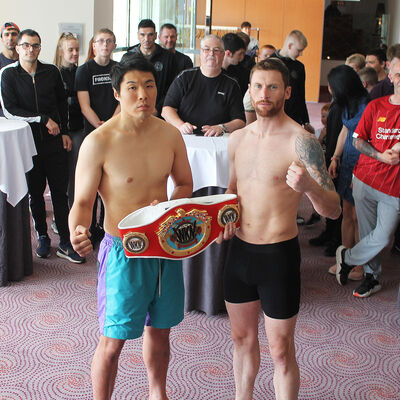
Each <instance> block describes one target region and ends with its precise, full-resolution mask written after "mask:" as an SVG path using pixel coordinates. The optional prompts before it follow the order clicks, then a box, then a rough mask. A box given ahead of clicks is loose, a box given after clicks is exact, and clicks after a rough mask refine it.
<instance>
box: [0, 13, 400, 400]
mask: <svg viewBox="0 0 400 400" xmlns="http://www.w3.org/2000/svg"><path fill="white" fill-rule="evenodd" d="M1 39H2V42H3V45H4V50H3V52H2V53H1V54H0V68H1V71H0V99H1V107H2V113H3V114H4V116H5V117H6V118H9V119H19V120H24V121H26V122H28V123H29V124H30V126H31V128H32V133H33V137H34V140H35V145H36V149H37V155H36V156H34V157H33V168H32V170H31V171H29V172H28V174H27V181H28V190H29V197H30V208H31V213H32V217H33V221H34V227H35V230H36V232H37V235H38V247H37V249H36V255H37V256H38V257H42V258H46V257H48V256H49V255H50V253H51V243H50V238H49V235H48V227H47V223H46V210H45V202H44V192H45V189H46V184H48V186H49V188H50V193H51V199H52V205H53V210H54V221H53V223H52V228H53V230H55V231H56V232H57V233H58V235H59V238H60V240H59V245H58V248H57V251H56V254H57V255H58V256H59V257H62V258H66V259H68V260H69V261H71V262H75V263H83V262H85V257H86V256H87V255H88V254H90V253H91V252H92V251H93V249H94V247H95V245H96V244H97V243H98V242H100V241H101V243H100V248H99V252H98V260H99V271H98V286H97V295H98V315H99V325H100V332H101V337H100V339H99V343H98V346H97V349H96V352H95V355H94V358H93V362H92V370H91V371H92V385H93V393H94V398H95V399H110V398H111V395H112V392H113V388H114V383H115V379H116V376H117V370H118V359H119V355H120V353H121V351H122V348H123V346H124V343H125V341H126V340H128V339H136V338H138V337H140V336H142V334H143V331H145V335H144V341H143V357H144V361H145V364H146V367H147V373H148V379H149V386H150V399H153V400H154V399H166V398H167V397H166V379H167V370H168V363H169V331H170V328H171V327H172V326H174V325H176V324H178V323H179V322H181V321H182V319H183V298H184V288H183V277H182V267H181V262H180V261H177V260H174V261H171V260H161V259H145V258H140V257H137V258H134V259H128V258H126V257H125V255H124V252H123V246H122V242H121V239H120V238H119V231H118V228H117V226H118V223H119V221H120V220H121V219H122V218H123V217H125V216H126V215H127V214H129V213H131V212H132V211H135V210H138V209H140V208H142V207H144V206H147V205H150V204H153V205H155V204H157V203H158V202H162V201H167V200H168V198H167V178H168V177H169V176H171V177H172V179H173V181H174V184H175V189H174V191H173V193H172V195H171V197H170V199H178V198H185V197H191V196H192V190H193V181H192V175H191V170H190V166H189V162H188V158H187V154H186V148H185V144H184V141H183V138H182V135H189V134H195V135H201V136H205V137H207V136H221V135H224V134H228V133H229V134H230V135H229V145H228V157H229V165H230V176H229V185H228V189H227V193H234V194H237V195H238V198H239V204H240V209H241V217H240V218H241V227H240V229H238V230H237V229H236V228H235V226H234V224H233V223H229V224H227V225H226V227H225V229H224V231H223V232H221V234H220V236H219V238H218V242H221V241H222V240H229V249H228V255H227V261H226V266H225V270H224V298H225V300H226V307H227V310H228V315H229V318H230V322H231V331H232V338H233V343H234V360H233V367H234V375H235V386H236V398H237V399H251V398H252V393H253V388H254V383H255V378H256V375H257V372H258V368H259V364H260V351H259V343H258V316H259V313H260V310H261V309H262V311H263V313H264V318H265V329H266V334H267V337H268V342H269V348H270V354H271V357H272V360H273V362H274V379H273V382H274V388H275V392H276V397H277V399H296V398H297V396H298V391H299V369H298V366H297V362H296V357H295V346H294V331H295V325H296V319H297V314H298V311H299V305H300V263H301V256H300V248H299V243H298V237H297V236H298V226H297V225H298V224H302V223H304V222H305V221H304V219H303V218H302V217H301V216H299V215H298V213H297V210H298V206H299V203H300V199H301V197H302V196H303V195H306V196H307V197H308V199H309V200H310V201H311V203H312V205H313V207H314V210H315V211H314V213H313V214H312V216H311V218H310V219H309V220H308V221H306V222H305V223H306V224H309V225H310V224H313V223H314V222H316V221H318V220H319V219H320V218H321V216H322V217H326V228H325V229H324V231H323V232H322V233H321V234H320V235H319V236H318V237H316V238H312V239H311V240H310V245H312V246H325V247H326V248H325V255H327V256H330V257H333V256H336V263H335V264H334V265H332V267H330V268H329V271H328V272H329V273H331V274H334V275H335V276H336V279H337V281H338V283H339V284H340V285H345V284H346V283H347V280H348V279H353V280H362V283H361V284H360V286H359V287H358V288H356V289H355V290H354V292H353V294H354V296H356V297H361V298H362V297H368V296H369V295H371V294H373V293H375V292H377V291H378V290H380V288H381V285H380V284H379V281H378V278H379V275H380V273H381V270H382V261H381V257H380V253H381V251H382V249H383V248H384V247H386V246H388V245H389V244H390V243H391V240H392V237H393V234H394V233H395V231H396V229H397V231H396V234H395V240H394V244H393V252H400V233H399V227H398V225H399V219H400V202H399V198H400V170H399V165H400V164H399V162H400V160H399V154H400V126H399V127H398V126H397V125H396V124H397V123H399V116H400V45H393V46H391V47H389V49H388V51H387V59H386V54H385V53H384V52H383V51H382V50H379V49H376V50H372V51H371V52H370V53H369V54H366V56H364V55H361V54H353V55H350V56H349V57H348V58H347V59H346V63H345V64H344V65H340V66H338V67H336V68H333V69H332V70H331V71H330V73H329V75H328V82H329V91H330V93H331V95H332V102H331V103H330V104H325V105H324V106H323V107H322V109H321V122H322V124H323V127H322V128H321V129H320V130H317V131H315V129H314V127H313V126H311V124H310V119H309V115H308V111H307V106H306V100H305V79H306V75H305V68H304V65H303V64H302V63H301V62H300V61H299V60H298V58H299V57H300V56H301V55H302V53H303V51H304V50H305V49H306V47H307V44H308V42H307V39H306V37H305V36H304V34H303V33H302V32H300V31H299V30H293V31H291V32H289V33H288V35H287V37H286V39H285V41H284V44H283V46H282V48H281V49H276V48H275V46H273V45H271V44H268V45H264V46H261V47H259V43H258V41H257V40H255V39H254V38H253V37H251V24H250V23H249V22H247V21H246V22H244V23H243V24H242V25H241V31H240V32H236V33H233V32H232V33H227V34H225V35H224V36H223V37H222V38H220V37H218V36H216V35H206V36H205V37H203V38H202V39H201V42H200V65H199V66H198V67H193V63H192V60H191V59H190V58H189V57H188V56H186V55H184V54H183V53H180V52H179V51H177V50H176V42H177V29H176V27H175V26H174V25H172V24H164V25H162V26H161V27H160V33H159V35H158V39H159V41H160V44H157V43H156V39H157V32H156V26H155V24H154V23H153V21H151V20H149V19H145V20H142V21H140V23H139V25H138V40H139V43H138V44H137V45H135V46H132V47H130V48H129V49H128V51H127V52H126V54H124V56H123V57H122V59H121V61H120V62H116V61H113V60H112V53H113V51H114V49H115V48H116V38H115V35H114V33H113V32H112V31H111V30H109V29H106V28H104V29H100V30H99V31H97V32H96V33H95V34H94V36H93V38H92V40H91V44H90V48H89V51H90V54H89V55H88V59H87V61H86V62H85V63H84V64H82V65H80V66H78V58H79V41H78V40H77V38H76V37H75V36H74V35H73V34H71V33H67V32H66V33H63V34H62V35H61V36H60V38H59V40H58V43H57V48H56V51H55V57H54V65H53V64H46V63H42V62H41V61H39V54H40V50H41V38H40V35H39V33H38V32H36V31H34V30H32V29H24V30H20V29H19V27H18V26H17V25H16V24H15V23H13V22H7V23H5V24H4V25H3V26H2V28H1ZM387 71H388V72H389V73H388V74H387ZM373 99H375V100H373ZM204 140H207V139H204ZM205 167H206V166H205ZM335 187H336V189H335ZM339 195H340V198H339ZM342 210H343V211H342ZM161 287H162V291H161Z"/></svg>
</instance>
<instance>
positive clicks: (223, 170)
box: [168, 135, 229, 197]
mask: <svg viewBox="0 0 400 400" xmlns="http://www.w3.org/2000/svg"><path fill="white" fill-rule="evenodd" d="M182 137H183V140H184V141H185V144H186V151H187V154H188V159H189V164H190V167H191V169H192V176H193V192H195V191H196V190H198V189H202V188H204V187H209V186H217V187H222V188H226V187H228V183H229V162H228V137H226V136H223V137H204V136H194V135H183V136H182ZM173 190H174V184H173V182H172V179H171V178H169V179H168V197H170V196H171V194H172V192H173Z"/></svg>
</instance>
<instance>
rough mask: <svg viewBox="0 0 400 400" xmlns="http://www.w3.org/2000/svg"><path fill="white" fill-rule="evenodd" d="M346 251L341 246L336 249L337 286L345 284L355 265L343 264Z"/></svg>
mask: <svg viewBox="0 0 400 400" xmlns="http://www.w3.org/2000/svg"><path fill="white" fill-rule="evenodd" d="M346 250H347V249H346V247H344V246H343V245H342V246H339V247H338V248H337V249H336V280H337V281H338V282H339V285H345V284H346V283H347V279H348V278H349V273H350V271H351V270H352V269H353V268H354V267H355V265H349V264H346V263H345V262H344V252H345V251H346Z"/></svg>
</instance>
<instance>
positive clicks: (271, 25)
mask: <svg viewBox="0 0 400 400" xmlns="http://www.w3.org/2000/svg"><path fill="white" fill-rule="evenodd" d="M244 19H245V20H247V21H250V22H251V25H252V27H258V28H260V39H259V40H260V46H263V45H264V44H272V45H273V46H275V47H276V48H280V47H281V46H282V35H283V34H284V33H283V2H282V1H276V0H253V1H247V2H246V10H245V18H244ZM254 36H255V35H254Z"/></svg>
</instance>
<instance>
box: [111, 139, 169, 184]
mask: <svg viewBox="0 0 400 400" xmlns="http://www.w3.org/2000/svg"><path fill="white" fill-rule="evenodd" d="M173 160H174V154H173V152H172V151H171V150H168V149H166V148H165V147H163V146H156V147H153V146H121V147H119V148H117V149H113V151H112V152H110V153H109V154H108V157H107V160H106V162H105V164H104V167H103V179H104V181H105V182H107V183H108V185H111V186H112V188H113V190H121V191H122V192H130V191H131V190H137V189H138V187H139V188H140V187H149V186H154V185H157V184H160V183H162V182H164V181H165V180H166V179H167V178H168V176H169V174H170V172H171V169H172V165H173Z"/></svg>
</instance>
